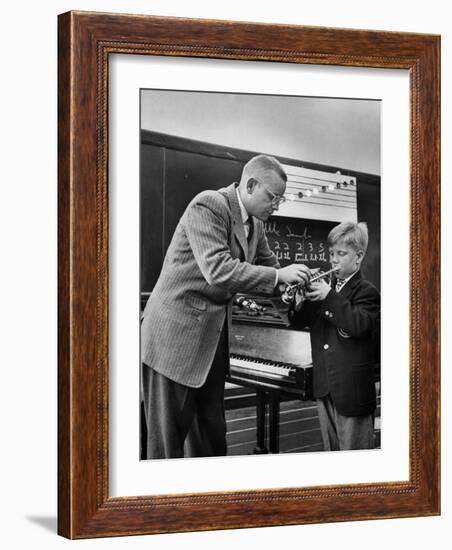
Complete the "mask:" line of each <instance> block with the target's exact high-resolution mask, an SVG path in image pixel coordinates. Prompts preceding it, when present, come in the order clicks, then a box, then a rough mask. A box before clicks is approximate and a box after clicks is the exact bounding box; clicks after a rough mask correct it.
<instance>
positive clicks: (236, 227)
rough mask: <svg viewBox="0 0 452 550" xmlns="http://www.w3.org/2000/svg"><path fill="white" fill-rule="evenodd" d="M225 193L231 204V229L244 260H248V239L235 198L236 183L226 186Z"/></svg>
mask: <svg viewBox="0 0 452 550" xmlns="http://www.w3.org/2000/svg"><path fill="white" fill-rule="evenodd" d="M227 195H228V199H229V204H230V205H231V213H232V225H233V227H232V231H233V233H234V235H235V237H236V239H237V240H238V241H239V243H240V246H241V248H242V250H243V255H244V256H245V260H248V241H247V239H246V235H245V229H244V227H243V221H242V213H241V211H240V205H239V201H238V199H237V191H236V185H235V184H232V185H230V186H229V187H228V188H227ZM251 219H252V220H253V228H254V229H255V226H254V223H255V222H254V218H253V217H251ZM254 233H255V232H254V231H253V238H254Z"/></svg>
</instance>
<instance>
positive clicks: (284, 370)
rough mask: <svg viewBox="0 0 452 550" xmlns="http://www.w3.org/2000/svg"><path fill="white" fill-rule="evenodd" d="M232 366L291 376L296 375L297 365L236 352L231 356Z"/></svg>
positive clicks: (276, 375) (282, 376)
mask: <svg viewBox="0 0 452 550" xmlns="http://www.w3.org/2000/svg"><path fill="white" fill-rule="evenodd" d="M230 359H231V367H233V368H236V369H246V370H249V371H254V372H258V373H261V374H262V375H264V374H269V375H273V376H274V377H280V378H286V377H289V376H295V365H291V364H289V363H283V362H279V363H276V362H274V361H270V360H266V359H260V358H257V357H256V358H250V357H245V356H240V355H236V354H234V353H232V354H231V356H230Z"/></svg>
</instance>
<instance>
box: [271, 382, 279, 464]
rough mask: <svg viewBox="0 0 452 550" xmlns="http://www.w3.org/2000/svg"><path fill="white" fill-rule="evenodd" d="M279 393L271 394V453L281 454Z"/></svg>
mask: <svg viewBox="0 0 452 550" xmlns="http://www.w3.org/2000/svg"><path fill="white" fill-rule="evenodd" d="M279 411H280V402H279V393H278V392H274V391H272V392H270V410H269V416H270V452H271V453H279Z"/></svg>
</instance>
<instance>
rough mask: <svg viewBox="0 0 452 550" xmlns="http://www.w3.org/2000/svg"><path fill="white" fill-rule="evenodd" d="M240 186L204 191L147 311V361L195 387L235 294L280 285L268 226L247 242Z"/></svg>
mask: <svg viewBox="0 0 452 550" xmlns="http://www.w3.org/2000/svg"><path fill="white" fill-rule="evenodd" d="M236 186H237V184H232V185H230V186H228V187H226V188H223V189H220V190H219V191H203V192H202V193H200V194H198V195H197V196H196V197H195V198H194V199H193V200H192V201H191V202H190V204H189V205H188V206H187V208H186V210H185V212H184V214H183V215H182V217H181V219H180V221H179V223H178V225H177V227H176V230H175V232H174V235H173V238H172V241H171V243H170V245H169V247H168V250H167V253H166V256H165V260H164V262H163V266H162V270H161V273H160V276H159V279H158V281H157V283H156V285H155V287H154V290H153V292H152V294H151V296H150V297H149V299H148V302H147V304H146V307H145V310H144V314H143V321H142V325H141V361H142V362H143V363H144V364H146V365H148V366H149V367H151V368H153V369H154V370H156V371H157V372H159V373H160V374H163V375H164V376H166V377H167V378H169V379H171V380H174V381H176V382H178V383H180V384H183V385H185V386H189V387H200V386H202V384H203V383H204V381H205V380H206V378H207V375H208V372H209V369H210V366H211V364H212V361H213V357H214V355H215V351H216V348H217V345H218V340H219V337H220V334H221V330H222V327H223V324H224V322H225V320H226V317H227V316H228V317H230V307H229V306H230V304H231V300H232V298H233V296H234V294H235V293H237V292H251V293H253V292H257V293H268V294H271V293H272V292H273V289H274V286H275V281H276V272H275V269H276V268H278V267H279V264H278V261H277V259H276V257H275V255H274V254H273V252H272V251H271V250H270V248H269V245H268V241H267V238H266V236H265V230H264V224H263V222H261V221H260V220H258V219H256V218H253V231H252V238H251V240H250V242H249V243H248V241H247V239H246V237H245V231H244V228H243V222H242V218H241V213H240V206H239V202H238V199H237V193H236ZM228 311H229V313H228Z"/></svg>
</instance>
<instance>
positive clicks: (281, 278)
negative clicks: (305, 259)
mask: <svg viewBox="0 0 452 550" xmlns="http://www.w3.org/2000/svg"><path fill="white" fill-rule="evenodd" d="M310 278H311V272H310V270H309V268H308V267H307V266H305V265H304V264H291V265H287V266H286V267H282V268H281V269H278V283H283V284H286V285H289V284H294V283H305V284H307V283H308V282H309V279H310Z"/></svg>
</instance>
